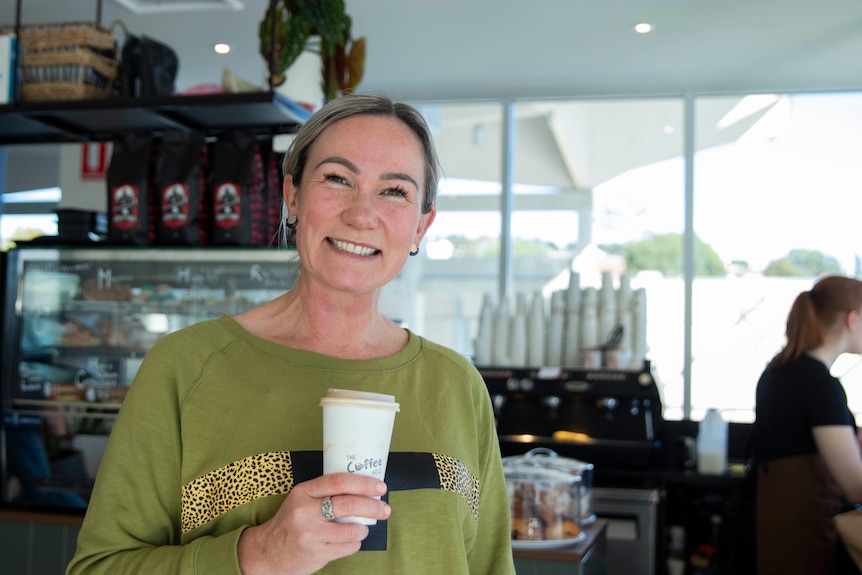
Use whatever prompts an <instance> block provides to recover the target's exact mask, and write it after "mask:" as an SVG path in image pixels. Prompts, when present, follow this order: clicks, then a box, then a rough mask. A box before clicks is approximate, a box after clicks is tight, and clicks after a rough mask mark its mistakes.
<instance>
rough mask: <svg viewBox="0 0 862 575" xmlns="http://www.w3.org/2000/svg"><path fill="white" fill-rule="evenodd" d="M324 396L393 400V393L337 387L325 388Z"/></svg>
mask: <svg viewBox="0 0 862 575" xmlns="http://www.w3.org/2000/svg"><path fill="white" fill-rule="evenodd" d="M326 397H343V398H345V399H370V400H373V401H395V396H394V395H387V394H385V393H372V392H370V391H356V390H355V389H337V388H334V387H330V388H329V389H327V390H326Z"/></svg>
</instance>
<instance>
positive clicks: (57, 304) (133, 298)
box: [0, 245, 298, 508]
mask: <svg viewBox="0 0 862 575" xmlns="http://www.w3.org/2000/svg"><path fill="white" fill-rule="evenodd" d="M295 258H296V252H295V251H291V250H284V249H277V248H193V247H189V248H172V249H157V248H141V247H116V246H112V247H100V246H94V247H72V246H62V247H59V246H58V247H48V246H42V245H39V246H36V245H33V246H26V245H25V246H22V247H18V248H16V249H13V250H10V251H9V252H8V253H7V254H6V255H5V257H4V259H3V262H4V266H3V273H4V296H3V339H2V341H3V352H2V353H3V355H2V358H3V359H2V388H0V389H2V396H0V398H2V412H3V419H2V428H0V430H2V433H0V448H2V450H0V455H2V457H0V462H2V474H0V480H2V482H0V494H2V503H3V504H7V505H13V506H16V505H20V506H26V507H42V506H48V507H55V508H84V507H86V505H87V500H88V498H89V494H90V490H91V488H92V483H93V480H94V478H95V475H96V471H97V469H98V466H99V463H100V462H101V456H102V453H103V451H104V447H105V444H106V442H107V438H108V435H109V434H110V432H111V428H112V426H113V422H114V420H115V419H116V416H117V414H118V412H119V409H120V406H121V405H122V402H123V398H124V397H125V395H126V391H127V390H128V388H129V386H130V385H131V384H132V382H133V380H134V377H135V374H136V373H137V370H138V367H139V366H140V364H141V361H142V360H143V358H144V356H145V355H146V353H147V351H148V350H149V348H150V347H151V346H152V345H153V344H154V343H155V342H156V341H158V340H159V339H160V338H161V337H163V336H164V335H165V334H167V333H170V332H173V331H176V330H177V329H180V328H182V327H185V326H188V325H191V324H193V323H197V322H199V321H203V320H206V319H212V318H216V317H219V316H221V315H223V314H230V315H234V314H237V313H240V312H242V311H245V310H246V309H249V308H251V307H254V306H256V305H258V304H261V303H264V302H266V301H269V300H271V299H273V298H275V297H277V296H279V295H280V294H282V293H283V292H285V291H286V290H288V289H290V288H291V287H292V286H293V284H294V282H295V278H296V275H295V274H296V273H297V269H298V266H297V265H296V262H295Z"/></svg>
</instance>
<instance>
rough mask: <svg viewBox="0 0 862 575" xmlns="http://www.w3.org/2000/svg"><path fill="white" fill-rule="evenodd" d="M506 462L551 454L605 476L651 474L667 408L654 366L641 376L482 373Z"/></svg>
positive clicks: (607, 372) (553, 370) (514, 371)
mask: <svg viewBox="0 0 862 575" xmlns="http://www.w3.org/2000/svg"><path fill="white" fill-rule="evenodd" d="M480 373H481V374H482V377H483V378H484V380H485V384H486V385H487V387H488V392H489V393H490V395H491V399H492V401H493V404H494V413H495V416H496V421H497V433H498V436H499V439H500V446H501V451H502V452H503V455H504V456H505V455H517V454H520V453H523V452H525V451H528V450H529V449H532V448H534V447H547V448H550V449H553V450H554V451H556V452H557V453H559V454H561V455H565V456H567V457H573V458H575V459H581V460H583V461H589V462H591V463H593V464H594V465H595V466H596V470H597V472H598V471H599V470H601V469H603V468H604V469H606V470H611V469H651V468H652V467H653V465H654V464H657V463H658V450H659V448H660V447H661V441H660V437H661V425H662V416H661V413H662V404H661V396H660V393H659V388H658V385H657V384H656V381H655V378H654V377H653V375H652V371H651V369H650V366H649V363H648V362H645V365H644V368H643V369H641V370H611V369H596V370H587V369H572V368H541V369H499V368H489V369H482V368H480Z"/></svg>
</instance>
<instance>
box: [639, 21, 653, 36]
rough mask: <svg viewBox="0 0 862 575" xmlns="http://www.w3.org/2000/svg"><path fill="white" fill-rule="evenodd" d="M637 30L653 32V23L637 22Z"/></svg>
mask: <svg viewBox="0 0 862 575" xmlns="http://www.w3.org/2000/svg"><path fill="white" fill-rule="evenodd" d="M635 32H637V33H638V34H649V33H650V32H652V24H647V23H646V22H641V23H640V24H635Z"/></svg>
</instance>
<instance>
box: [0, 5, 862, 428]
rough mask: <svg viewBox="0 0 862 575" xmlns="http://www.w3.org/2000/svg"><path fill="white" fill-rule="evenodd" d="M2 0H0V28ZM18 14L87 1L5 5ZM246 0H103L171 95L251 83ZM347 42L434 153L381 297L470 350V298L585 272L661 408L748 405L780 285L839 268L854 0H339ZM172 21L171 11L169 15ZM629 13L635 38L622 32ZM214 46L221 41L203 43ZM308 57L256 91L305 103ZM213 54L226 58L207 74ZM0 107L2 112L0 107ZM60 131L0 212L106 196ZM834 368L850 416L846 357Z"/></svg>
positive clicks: (853, 136) (842, 269)
mask: <svg viewBox="0 0 862 575" xmlns="http://www.w3.org/2000/svg"><path fill="white" fill-rule="evenodd" d="M16 4H17V2H16V1H15V0H0V24H11V23H12V22H13V20H14V18H15V13H16ZM20 4H21V6H22V12H21V20H22V22H24V23H27V22H45V21H77V20H91V19H93V16H94V14H95V10H96V8H95V5H96V1H95V0H93V2H90V1H89V0H76V1H75V2H63V3H57V2H53V1H51V0H24V1H23V2H21V3H20ZM267 4H268V1H267V0H212V1H204V0H200V1H196V2H192V1H179V0H178V1H176V2H167V1H163V2H155V1H147V0H104V2H103V3H102V12H101V21H102V22H103V23H108V22H111V21H112V20H115V19H120V20H122V21H123V22H124V24H125V25H126V27H127V28H128V31H129V32H130V33H134V34H138V35H148V36H151V37H153V38H156V39H158V40H160V41H162V42H164V43H166V44H168V45H170V46H171V47H172V48H174V49H175V51H176V53H177V55H178V56H179V73H178V76H177V82H176V90H177V92H184V91H190V90H194V89H196V88H199V87H201V86H208V85H213V84H221V83H222V82H223V81H224V80H223V79H224V77H225V76H226V75H227V76H230V77H233V78H234V79H237V78H238V79H240V80H242V81H244V82H248V83H250V84H253V85H256V86H260V87H266V84H267V78H266V75H265V63H264V60H263V58H262V57H261V55H260V53H259V40H258V25H259V23H260V20H261V18H262V16H263V14H264V12H265V9H266V6H267ZM346 7H347V12H348V13H349V15H350V17H351V18H352V26H353V36H354V37H359V36H364V37H366V38H367V59H366V69H365V76H364V78H363V80H362V82H361V85H360V87H359V91H362V92H369V93H384V94H387V95H389V96H391V97H393V98H394V99H397V100H403V101H407V102H410V103H412V104H415V105H416V106H418V107H419V108H420V110H421V111H422V112H423V114H424V115H425V116H426V118H427V119H428V121H429V122H430V124H431V125H432V127H433V129H434V134H435V139H436V143H437V146H438V149H439V152H440V156H441V163H442V167H443V176H444V177H443V180H442V182H441V185H440V195H439V200H438V216H437V219H436V221H435V223H434V225H433V227H432V228H431V230H430V232H429V234H428V236H427V237H426V239H425V240H424V242H423V246H422V252H421V253H420V256H419V257H417V258H411V260H410V261H409V262H408V265H407V266H406V268H405V270H404V271H403V272H402V274H401V275H400V276H399V278H398V279H397V280H396V281H395V282H394V283H393V284H392V285H391V286H390V287H388V288H387V291H386V292H385V293H384V296H383V297H382V298H381V301H382V302H383V306H384V311H385V312H386V313H387V314H388V315H390V316H391V317H392V318H394V319H397V320H399V321H402V322H403V323H404V324H405V325H407V326H409V327H410V328H411V329H413V330H414V331H416V332H417V333H419V334H422V335H424V336H426V337H428V338H430V339H433V340H436V341H438V342H440V343H442V344H445V345H448V346H450V347H453V348H455V349H456V350H458V351H460V352H462V353H463V354H465V355H467V356H470V357H474V354H475V353H476V349H475V342H476V338H477V335H478V331H479V323H480V312H481V309H482V307H483V303H488V302H490V303H491V305H493V306H495V307H496V308H499V307H500V306H501V305H505V306H507V307H509V309H512V310H514V309H515V308H516V306H517V305H519V304H521V303H522V302H524V301H531V300H532V299H533V298H534V297H536V294H537V293H541V295H542V298H543V299H544V300H545V302H546V305H550V301H551V299H552V297H553V294H554V292H558V291H561V290H562V291H564V290H566V288H567V285H568V282H569V281H570V278H571V277H573V275H572V273H573V272H574V273H575V274H576V275H575V276H574V277H577V278H578V281H579V282H580V285H581V287H582V288H588V287H593V288H596V289H597V290H600V289H601V288H602V282H603V281H607V280H608V278H610V280H611V281H612V282H613V285H614V286H615V289H619V288H620V286H621V285H622V282H625V283H626V284H628V285H630V286H631V288H632V289H633V290H641V291H642V293H643V294H645V301H646V314H645V317H646V326H645V329H646V349H645V351H644V354H645V355H644V359H646V360H648V362H649V367H650V370H651V372H652V374H653V375H654V377H655V380H656V382H657V384H658V386H659V388H660V390H661V395H662V404H663V413H662V416H663V418H664V419H666V420H693V421H698V420H700V419H701V418H702V417H703V416H704V413H705V412H706V410H707V409H708V408H718V409H719V410H721V412H722V415H723V416H724V417H725V419H726V420H728V421H731V422H739V423H746V422H751V421H752V419H753V407H754V387H755V384H756V382H757V378H758V376H759V374H760V371H761V370H762V368H763V366H764V365H765V363H766V362H767V361H768V360H769V359H770V358H771V357H772V355H773V354H774V353H775V352H776V351H777V350H778V348H779V347H780V345H781V344H782V342H783V330H784V320H785V317H786V313H787V311H788V309H789V307H790V304H791V302H792V300H793V298H794V297H795V296H796V294H798V293H799V292H800V291H802V290H805V289H808V288H809V287H810V286H811V284H812V282H813V281H814V280H815V279H816V277H817V276H819V275H821V274H823V273H841V274H848V275H852V276H856V277H860V276H862V243H860V234H859V223H860V221H862V220H860V219H862V193H860V186H862V161H860V157H862V57H860V55H862V34H860V32H859V28H860V26H862V3H859V2H858V1H853V0H822V1H820V2H816V3H814V2H810V1H808V0H610V1H606V2H595V1H590V0H539V1H538V2H532V3H524V2H518V1H515V0H346ZM192 19H193V21H194V23H195V24H194V25H193V26H191V25H189V22H190V21H192ZM642 23H647V24H650V25H651V30H650V31H648V32H647V33H642V32H639V31H637V30H636V25H638V24H642ZM217 43H227V44H229V45H230V47H231V50H230V52H229V53H228V54H225V55H219V54H216V53H215V52H214V51H213V47H214V46H215V45H216V44H217ZM314 62H316V60H315V58H314V57H313V56H312V57H311V59H310V62H309V61H308V60H306V56H304V57H303V60H301V61H300V63H298V64H297V65H296V67H295V68H294V69H292V70H289V71H288V79H287V81H286V83H285V84H284V85H283V86H279V87H277V88H276V89H277V90H279V91H282V93H284V94H285V95H287V96H288V97H290V98H292V99H295V100H297V101H303V102H308V103H310V104H319V102H320V98H321V95H320V93H319V91H318V90H317V89H316V84H317V82H318V77H317V74H318V72H317V71H316V69H314V66H315V64H314ZM226 71H227V72H226ZM0 121H2V116H0ZM81 154H82V145H81V144H77V143H76V144H24V145H17V144H12V145H7V146H0V192H2V195H0V224H2V234H3V240H4V244H6V245H8V242H9V241H10V240H11V239H12V238H13V237H14V235H15V234H20V233H28V230H29V233H32V230H33V229H34V228H39V229H43V230H44V233H46V234H48V235H51V234H53V233H56V216H55V215H54V212H55V211H56V210H57V209H58V208H73V209H86V210H101V211H104V210H105V194H104V193H103V188H104V183H103V182H101V183H100V182H88V181H84V180H83V179H82V178H81V177H80V169H79V168H80V165H81ZM859 363H860V360H859V358H856V357H842V358H840V359H839V361H838V362H837V363H836V365H835V367H834V373H835V374H836V375H838V376H840V377H841V378H842V380H843V381H844V384H845V387H846V388H847V392H848V397H849V400H850V403H851V408H852V409H853V411H854V412H855V413H856V414H857V417H858V416H859V415H862V366H860V365H859Z"/></svg>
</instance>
